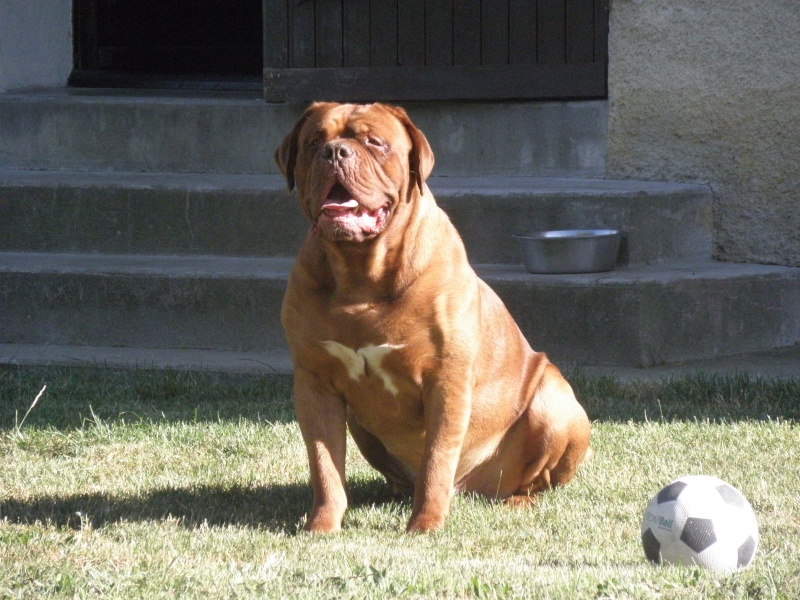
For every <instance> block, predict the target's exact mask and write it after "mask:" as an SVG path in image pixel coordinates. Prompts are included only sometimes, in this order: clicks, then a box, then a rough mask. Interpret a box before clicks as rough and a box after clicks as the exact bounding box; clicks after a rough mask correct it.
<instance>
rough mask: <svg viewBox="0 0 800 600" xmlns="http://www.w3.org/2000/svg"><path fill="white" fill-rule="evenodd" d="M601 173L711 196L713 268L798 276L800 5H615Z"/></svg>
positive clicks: (714, 1) (778, 0) (792, 1)
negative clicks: (724, 263)
mask: <svg viewBox="0 0 800 600" xmlns="http://www.w3.org/2000/svg"><path fill="white" fill-rule="evenodd" d="M609 46H610V47H609V53H610V64H609V90H610V93H609V96H610V97H609V140H608V154H607V165H606V168H607V175H608V177H610V178H643V179H653V180H671V181H701V182H707V183H710V184H711V186H712V188H713V190H714V197H715V201H714V238H715V248H716V250H715V253H716V255H717V257H718V258H720V259H723V260H730V261H742V262H763V263H777V264H784V265H794V266H800V2H798V0H767V1H765V2H753V1H752V0H729V1H727V2H720V1H719V0H612V6H611V18H610V42H609Z"/></svg>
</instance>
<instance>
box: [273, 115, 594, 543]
mask: <svg viewBox="0 0 800 600" xmlns="http://www.w3.org/2000/svg"><path fill="white" fill-rule="evenodd" d="M276 160H277V162H278V165H279V166H280V168H281V171H282V172H283V174H284V175H285V176H286V180H287V182H288V185H289V189H290V190H291V189H292V188H293V187H294V186H295V185H296V186H297V191H298V199H299V202H300V208H301V209H302V211H303V213H305V215H306V217H307V218H308V220H309V221H310V223H311V228H310V232H309V235H308V236H307V237H306V239H305V241H304V243H303V245H302V248H301V249H300V252H299V256H298V257H297V261H296V263H295V266H294V270H293V271H292V274H291V277H290V279H289V285H288V289H287V291H286V296H285V298H284V301H283V309H282V311H281V320H282V322H283V327H284V329H285V330H286V335H287V338H288V341H289V347H290V348H291V353H292V359H293V361H294V365H295V375H294V401H295V408H296V412H297V420H298V422H299V424H300V429H301V431H302V433H303V438H304V440H305V443H306V447H307V449H308V457H309V464H310V468H311V485H312V487H313V490H314V501H313V507H312V510H311V514H310V515H309V518H308V522H307V524H306V529H308V530H310V531H319V532H325V531H336V530H338V529H340V528H341V526H342V519H343V517H344V513H345V509H346V507H347V494H346V491H345V439H346V427H349V428H350V432H351V434H352V436H353V438H354V440H355V442H356V444H357V445H358V447H359V449H360V450H361V452H362V453H363V454H364V456H365V457H366V459H367V460H368V461H369V463H370V464H371V465H372V466H373V467H375V468H376V469H377V470H378V471H380V472H381V473H383V475H384V476H385V477H386V479H387V480H388V481H389V483H390V484H391V485H392V486H393V487H394V488H395V490H397V491H410V492H411V491H413V497H414V501H413V510H412V514H411V520H410V521H409V523H408V531H428V530H430V529H435V528H437V527H439V526H441V525H442V523H443V522H444V519H445V517H446V516H447V513H448V510H449V507H450V502H451V499H452V495H453V492H454V490H464V491H471V492H477V493H480V494H483V495H485V496H488V497H490V498H504V499H507V500H508V501H510V502H515V503H516V502H527V501H529V499H530V496H531V494H533V493H535V492H538V491H540V490H544V489H546V488H549V487H551V486H555V485H558V484H563V483H566V482H567V481H569V480H570V479H571V478H572V476H573V475H574V474H575V470H576V469H577V467H578V465H579V464H580V463H581V461H582V460H583V459H584V456H585V455H586V452H587V449H588V447H589V429H590V428H589V421H588V419H587V417H586V413H585V412H584V411H583V409H582V408H581V406H580V405H579V404H578V402H577V401H576V399H575V396H574V394H573V392H572V389H571V388H570V386H569V384H568V383H567V381H566V380H565V379H564V378H563V377H562V376H561V373H560V372H559V371H558V369H557V368H556V367H555V366H554V365H553V364H551V363H550V362H549V361H548V360H547V357H546V356H545V355H544V354H542V353H537V352H534V351H533V350H531V348H530V346H529V345H528V343H527V342H526V341H525V339H524V337H523V336H522V334H521V333H520V331H519V329H518V328H517V326H516V324H515V323H514V320H513V318H512V317H511V315H510V314H509V313H508V311H507V310H506V308H505V306H504V305H503V303H502V302H501V301H500V299H499V298H498V297H497V296H496V295H495V293H494V292H493V291H492V290H491V289H490V288H489V287H488V286H487V285H486V284H485V283H484V282H483V281H481V280H480V279H478V277H477V276H476V275H475V272H474V271H473V270H472V268H471V267H470V265H469V263H468V262H467V255H466V252H465V250H464V244H463V243H462V241H461V238H460V237H459V236H458V233H457V232H456V230H455V228H454V227H453V225H452V224H451V223H450V221H449V219H448V218H447V216H446V215H445V213H444V212H443V211H442V210H441V209H440V208H439V207H438V206H437V204H436V201H435V200H434V198H433V196H432V195H431V192H430V190H429V189H428V187H427V185H426V184H425V180H426V178H427V177H428V175H429V174H430V172H431V169H432V168H433V153H432V152H431V149H430V146H429V145H428V141H427V140H426V139H425V136H424V135H423V134H422V132H420V131H419V130H418V129H417V128H416V127H415V126H414V125H413V123H411V120H410V119H409V118H408V116H407V115H406V113H405V111H404V110H403V109H401V108H396V107H391V106H386V105H382V104H372V105H353V104H330V103H317V104H313V105H312V106H311V107H310V108H309V109H308V110H307V111H306V112H305V114H304V115H303V117H302V118H301V119H300V121H299V122H298V123H297V125H295V127H294V129H293V130H292V132H291V133H289V135H287V136H286V138H285V139H284V140H283V143H282V144H281V145H280V147H279V148H278V150H277V151H276Z"/></svg>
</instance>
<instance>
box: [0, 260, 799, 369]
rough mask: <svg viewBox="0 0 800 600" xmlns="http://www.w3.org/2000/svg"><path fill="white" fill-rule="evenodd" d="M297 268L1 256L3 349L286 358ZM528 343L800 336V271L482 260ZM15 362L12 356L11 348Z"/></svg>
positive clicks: (658, 347) (616, 353)
mask: <svg viewBox="0 0 800 600" xmlns="http://www.w3.org/2000/svg"><path fill="white" fill-rule="evenodd" d="M290 266H291V260H290V259H280V258H272V259H266V258H241V257H204V256H141V255H133V256H131V255H128V256H115V255H86V254H48V253H8V252H6V253H0V344H5V345H6V350H5V352H6V353H8V347H10V346H9V345H23V346H26V347H31V346H48V345H51V346H76V347H78V346H79V347H95V348H120V349H136V348H139V349H151V350H153V351H164V352H166V351H170V350H175V349H178V350H182V351H199V350H211V351H229V352H233V353H245V355H246V354H247V353H255V354H264V355H268V356H272V357H278V359H276V361H275V364H278V363H280V361H283V363H281V364H285V361H286V356H287V353H286V347H285V342H284V338H283V333H282V330H281V328H280V323H279V315H278V313H279V307H280V302H281V298H282V295H283V291H284V289H285V285H286V279H287V275H288V272H289V269H290ZM477 270H478V272H479V274H480V275H481V276H482V277H483V278H484V279H485V280H486V281H487V282H488V283H489V284H490V285H491V286H492V287H493V288H494V289H495V290H497V292H498V294H499V295H500V296H501V298H503V300H504V301H505V302H506V304H507V306H508V307H509V310H510V311H511V312H512V314H513V315H514V316H515V318H516V319H517V322H518V323H519V325H520V328H521V329H522V330H523V332H524V333H525V335H526V336H527V337H528V339H529V340H530V342H531V344H532V345H533V346H534V348H536V349H539V350H544V351H546V352H547V353H548V354H549V355H550V356H551V357H552V358H553V359H554V360H556V361H557V362H558V363H559V364H562V365H565V366H571V365H572V366H574V365H577V366H593V365H617V366H642V365H652V364H659V363H664V364H667V363H673V362H680V361H686V360H694V359H700V358H711V357H715V356H721V355H729V354H738V353H742V352H753V351H758V350H765V349H770V348H776V347H781V346H789V345H792V344H795V343H797V342H798V341H800V269H793V268H788V267H773V266H758V265H736V264H730V263H715V262H711V261H706V262H698V263H694V264H687V263H684V264H678V265H674V264H673V265H659V266H643V265H640V266H630V267H624V268H619V269H617V270H615V271H613V272H611V273H606V274H590V275H530V274H527V273H525V272H524V270H523V269H522V267H517V266H513V265H478V266H477ZM11 354H13V352H12V353H11Z"/></svg>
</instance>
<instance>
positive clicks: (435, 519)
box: [406, 514, 444, 533]
mask: <svg viewBox="0 0 800 600" xmlns="http://www.w3.org/2000/svg"><path fill="white" fill-rule="evenodd" d="M442 525H444V515H441V514H437V515H434V514H420V515H416V516H412V517H411V520H410V521H409V522H408V527H406V532H407V533H427V532H428V531H433V530H434V529H439V528H440V527H441V526H442Z"/></svg>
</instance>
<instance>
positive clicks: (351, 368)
mask: <svg viewBox="0 0 800 600" xmlns="http://www.w3.org/2000/svg"><path fill="white" fill-rule="evenodd" d="M322 345H323V346H325V349H326V350H327V351H328V353H329V354H331V355H332V356H335V357H336V358H338V359H339V360H341V361H342V363H343V364H344V367H345V369H347V374H348V375H349V376H350V379H352V380H353V381H358V380H359V378H360V377H361V376H370V375H371V376H375V377H379V378H380V379H381V381H383V387H384V388H386V391H387V392H389V393H390V394H392V395H393V396H396V395H397V393H398V392H399V390H398V389H397V386H396V385H395V384H394V381H392V377H391V376H390V375H389V373H387V372H386V371H384V370H383V367H382V366H381V363H382V362H383V358H384V356H386V355H387V354H389V353H390V352H391V351H392V350H397V349H399V348H402V347H403V346H394V345H392V344H381V345H380V346H373V345H372V344H370V345H369V346H364V347H363V348H359V349H358V350H352V349H350V348H348V347H347V346H344V345H342V344H340V343H339V342H333V341H327V342H322ZM367 371H369V373H368V372H367Z"/></svg>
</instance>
